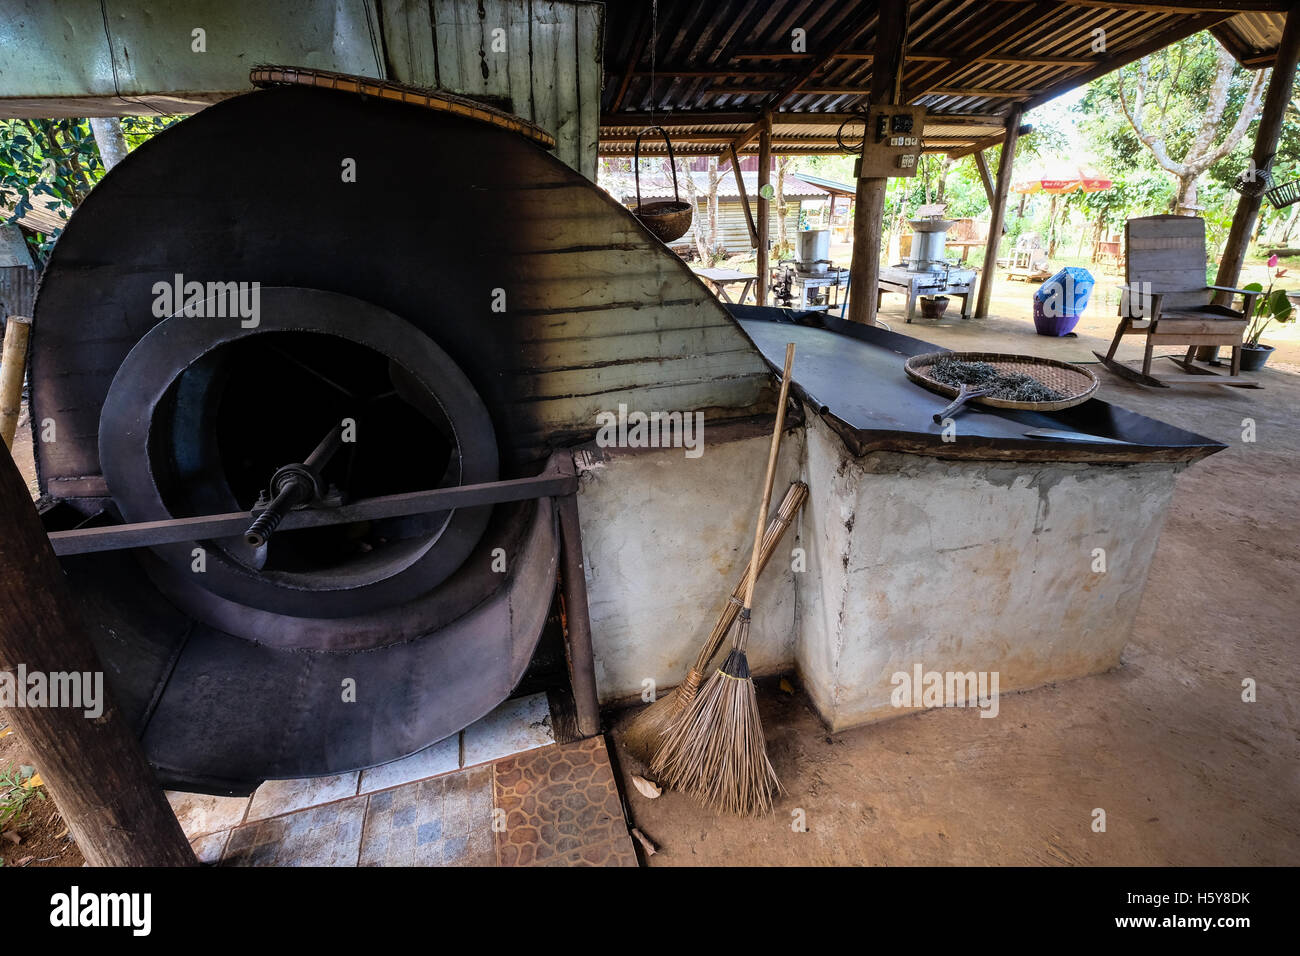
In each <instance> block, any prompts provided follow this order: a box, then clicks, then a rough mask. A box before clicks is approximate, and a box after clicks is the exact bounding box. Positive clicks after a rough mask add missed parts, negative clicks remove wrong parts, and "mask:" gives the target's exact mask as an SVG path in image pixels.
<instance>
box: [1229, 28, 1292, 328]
mask: <svg viewBox="0 0 1300 956" xmlns="http://www.w3.org/2000/svg"><path fill="white" fill-rule="evenodd" d="M1297 58H1300V10H1297V9H1292V10H1291V12H1290V13H1288V14H1287V17H1286V26H1284V27H1283V28H1282V40H1281V42H1280V43H1279V44H1278V47H1277V58H1276V59H1275V60H1274V61H1273V75H1272V76H1270V77H1269V80H1268V92H1267V93H1265V94H1264V109H1263V110H1262V111H1261V112H1260V115H1259V126H1257V127H1256V128H1255V148H1254V149H1253V150H1252V151H1251V154H1250V158H1251V161H1252V162H1253V163H1254V164H1255V169H1257V170H1259V169H1267V168H1268V165H1269V163H1271V162H1272V161H1273V154H1274V153H1275V152H1276V151H1277V141H1278V137H1279V136H1280V135H1281V133H1282V122H1283V120H1284V119H1285V118H1286V110H1287V105H1288V104H1289V103H1290V100H1291V95H1292V93H1293V92H1294V90H1295V81H1296V60H1297ZM1260 199H1261V197H1260V196H1248V195H1245V194H1242V196H1241V198H1240V199H1238V200H1237V211H1236V212H1235V213H1233V216H1232V228H1231V229H1230V230H1229V231H1228V241H1227V242H1226V243H1225V244H1224V247H1223V258H1222V259H1220V260H1219V271H1218V273H1217V274H1216V276H1215V280H1214V284H1215V285H1221V286H1235V285H1236V284H1237V281H1238V280H1239V279H1240V278H1241V266H1242V263H1244V262H1245V261H1246V247H1247V245H1249V243H1250V234H1251V233H1252V232H1253V231H1254V229H1255V219H1256V217H1258V216H1259V203H1260ZM1219 297H1220V298H1222V297H1223V293H1220V294H1219ZM1215 351H1217V349H1216V350H1215Z"/></svg>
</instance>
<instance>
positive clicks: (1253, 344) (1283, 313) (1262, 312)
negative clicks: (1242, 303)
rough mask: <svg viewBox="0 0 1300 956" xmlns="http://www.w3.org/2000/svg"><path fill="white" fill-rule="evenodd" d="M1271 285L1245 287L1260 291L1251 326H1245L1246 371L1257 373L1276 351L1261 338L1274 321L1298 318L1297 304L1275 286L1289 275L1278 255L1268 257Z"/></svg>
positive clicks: (1282, 321) (1284, 290)
mask: <svg viewBox="0 0 1300 956" xmlns="http://www.w3.org/2000/svg"><path fill="white" fill-rule="evenodd" d="M1268 269H1269V278H1268V288H1267V289H1265V288H1264V286H1263V285H1262V284H1260V283H1258V282H1252V283H1250V285H1248V286H1246V287H1245V288H1246V290H1247V291H1249V292H1258V293H1260V296H1259V298H1258V299H1257V300H1256V302H1255V312H1254V314H1253V315H1252V316H1251V319H1250V325H1249V326H1248V327H1247V328H1246V339H1245V341H1244V342H1243V343H1242V346H1241V368H1242V371H1245V372H1258V371H1259V370H1260V369H1262V368H1263V367H1264V364H1265V363H1266V362H1267V361H1268V357H1269V356H1270V355H1272V354H1273V346H1271V345H1260V344H1259V337H1260V336H1261V335H1263V334H1264V330H1265V329H1266V328H1268V327H1269V326H1270V325H1272V324H1273V323H1274V322H1278V323H1287V322H1290V321H1292V320H1293V319H1294V318H1295V306H1293V305H1292V304H1291V300H1290V299H1289V298H1288V297H1287V293H1286V289H1274V288H1273V286H1274V284H1276V282H1277V280H1278V279H1280V278H1282V277H1283V276H1284V275H1286V270H1285V269H1279V268H1277V256H1269V257H1268Z"/></svg>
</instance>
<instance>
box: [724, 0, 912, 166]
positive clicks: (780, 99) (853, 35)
mask: <svg viewBox="0 0 1300 956" xmlns="http://www.w3.org/2000/svg"><path fill="white" fill-rule="evenodd" d="M889 2H892V0H889ZM882 10H883V4H882ZM879 20H880V17H879V15H878V16H877V17H876V19H875V20H874V21H873V20H870V19H864V20H863V21H862V23H861V24H859V25H858V26H857V28H855V29H850V30H848V31H847V32H846V33H845V34H844V36H843V37H842V38H841V40H840V42H839V43H838V44H836V45H835V46H834V47H833V48H831V49H830V50H828V51H826V52H825V53H821V54H817V55H816V56H814V58H813V60H812V62H811V63H810V64H809V65H808V66H806V67H805V68H804V69H803V70H801V71H800V72H799V74H798V76H796V77H795V78H794V79H793V80H791V81H790V82H789V83H787V84H786V85H785V86H783V87H782V88H781V89H780V90H779V91H778V92H777V94H776V96H774V97H773V98H772V99H771V100H770V101H768V103H767V105H766V107H765V108H764V110H763V115H762V116H760V117H759V118H758V119H757V120H755V121H754V122H753V124H752V125H751V126H750V127H749V129H747V130H745V131H744V132H743V133H741V134H740V136H738V137H736V140H735V147H736V149H740V148H741V147H743V146H744V145H745V144H747V143H749V142H750V141H751V140H753V138H754V137H755V136H757V135H758V134H759V133H760V132H761V131H762V129H763V125H764V123H767V124H768V128H769V129H770V128H771V126H770V124H771V116H770V114H771V113H773V112H775V110H776V109H777V107H779V106H780V105H781V104H782V103H784V102H785V101H786V100H788V99H789V98H790V97H791V96H793V95H794V94H795V93H797V92H798V91H799V88H800V87H801V86H803V85H804V84H805V83H807V82H809V81H810V80H811V79H812V78H813V77H814V76H816V75H817V74H818V73H819V72H820V71H821V70H822V68H823V67H825V66H826V65H827V64H828V63H830V62H831V61H832V60H834V59H835V57H836V56H837V55H838V54H840V53H842V52H843V51H844V50H846V49H848V48H849V47H850V46H851V45H852V44H853V41H854V40H856V39H857V38H858V36H859V35H860V34H861V33H862V32H863V31H864V30H865V29H866V28H867V27H868V26H869V25H872V24H875V25H876V29H877V35H879V29H880V26H879ZM903 39H904V40H905V39H906V35H904V38H903Z"/></svg>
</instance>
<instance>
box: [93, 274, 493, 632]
mask: <svg viewBox="0 0 1300 956" xmlns="http://www.w3.org/2000/svg"><path fill="white" fill-rule="evenodd" d="M261 302H262V314H261V317H260V320H259V323H258V325H257V327H256V328H253V329H244V328H242V327H241V326H240V325H239V323H238V321H237V320H233V321H221V320H214V319H208V318H200V317H188V316H183V315H176V316H172V317H171V318H168V319H165V320H163V321H162V322H160V323H159V324H158V325H156V326H155V327H154V328H153V329H152V330H151V331H150V332H149V333H148V334H147V335H145V336H144V337H143V338H142V339H141V340H140V341H139V342H138V343H137V344H136V346H135V347H134V348H133V349H132V351H131V353H130V354H129V355H128V356H127V358H126V360H125V361H124V362H123V363H122V366H121V367H120V368H119V369H118V372H117V375H116V376H115V377H114V379H113V385H112V387H111V388H110V389H109V394H108V398H107V400H106V402H105V405H104V411H103V414H102V416H101V419H100V459H101V463H102V465H103V468H104V475H105V478H106V479H107V481H108V485H109V490H110V492H111V493H112V495H113V498H114V500H115V502H116V503H117V505H118V508H119V509H120V510H121V512H122V516H123V518H125V519H126V520H128V521H157V520H166V519H169V518H184V517H195V516H201V515H213V514H224V513H228V512H247V511H250V510H251V509H253V508H254V506H255V504H257V502H258V499H259V495H262V494H263V493H264V492H265V491H267V490H269V486H270V484H271V479H272V476H273V475H274V474H275V472H276V471H277V469H279V468H281V467H282V466H285V465H289V464H294V463H300V462H303V461H305V460H306V459H307V457H308V456H309V455H310V454H311V452H312V450H313V449H314V448H315V447H316V446H317V445H318V444H319V443H320V442H321V441H322V439H323V438H325V436H326V435H327V434H329V433H330V432H331V431H333V430H334V429H337V428H340V427H341V428H342V429H343V431H342V441H341V443H339V444H338V450H337V451H336V452H334V454H333V456H332V457H331V458H329V460H328V462H327V463H326V464H325V465H324V466H323V468H322V469H321V479H322V481H321V482H320V487H321V488H322V490H323V491H324V497H323V499H322V500H320V501H318V502H316V503H315V504H314V505H313V507H332V506H335V505H337V504H339V503H343V502H348V501H358V500H362V499H367V498H374V497H379V496H386V495H394V494H404V493H410V492H418V491H425V490H431V489H435V488H439V487H445V486H449V485H458V484H475V483H479V482H488V481H493V480H495V479H496V478H497V476H498V458H497V448H496V437H495V433H494V430H493V428H492V425H491V420H490V418H489V416H488V414H487V410H486V408H485V407H484V405H483V402H482V400H481V399H480V398H479V396H478V393H477V391H476V390H475V389H474V387H473V385H472V384H471V383H470V382H469V380H468V379H467V378H466V377H465V375H464V373H463V372H461V371H460V369H459V367H458V366H457V365H456V364H455V362H453V361H452V359H451V358H450V357H449V356H448V355H447V354H446V353H445V352H443V351H442V350H441V349H440V348H438V346H437V345H436V344H434V343H433V342H432V341H431V340H430V339H429V338H428V336H426V335H425V334H424V333H422V332H421V331H420V330H419V329H417V328H416V327H415V326H413V325H411V324H409V323H407V322H405V321H404V320H402V319H400V318H398V317H397V316H395V315H393V314H392V313H390V312H387V311H385V310H383V309H380V308H379V307H377V306H374V305H372V304H370V303H367V302H363V301H361V300H357V299H352V298H350V297H347V296H342V295H338V294H335V293H328V292H321V291H317V290H310V289H286V288H267V289H263V290H262V292H261ZM490 513H491V508H490V506H485V507H476V508H458V509H454V510H451V511H441V512H436V513H429V514H417V515H410V516H406V517H399V518H390V519H383V520H376V521H363V522H351V523H347V524H338V525H331V526H327V527H318V528H310V529H299V530H284V531H278V532H276V533H275V534H274V535H273V536H272V537H271V539H270V540H269V541H268V542H267V544H266V545H265V546H264V547H262V548H258V549H254V548H252V547H250V546H249V545H247V544H245V543H244V540H243V538H242V536H237V537H232V538H226V539H222V540H219V541H203V542H194V543H192V544H180V545H160V546H158V547H156V548H154V549H153V550H154V552H155V553H156V554H158V555H159V556H160V557H162V558H163V559H164V560H165V561H166V562H167V563H168V564H170V565H171V567H172V568H173V569H174V570H175V571H180V572H183V573H186V574H187V575H192V579H193V582H194V583H196V584H198V585H200V587H202V588H203V589H206V590H208V591H210V592H212V593H214V594H216V595H219V596H220V597H222V598H225V599H227V600H230V601H234V602H236V603H238V604H243V605H246V606H249V607H254V608H258V609H260V610H263V611H271V612H274V613H280V614H288V615H293V616H299V617H315V618H324V617H350V616H354V615H358V614H365V613H368V612H372V611H374V610H377V609H379V608H384V607H392V606H394V605H397V604H400V603H403V602H406V601H410V600H413V599H415V598H417V597H419V596H421V595H423V594H426V593H428V592H429V591H431V590H432V589H433V588H435V587H436V586H437V585H438V584H439V583H441V582H442V581H443V580H445V579H446V578H447V577H448V576H449V575H450V574H452V573H453V572H454V571H455V570H456V569H457V568H458V567H459V566H460V565H461V563H462V562H463V561H464V560H465V558H466V557H467V556H468V555H469V553H470V552H471V550H472V549H473V547H474V545H475V544H476V543H477V541H478V539H479V537H480V536H481V535H482V532H483V529H484V527H485V526H486V524H487V521H488V518H489V516H490ZM196 547H197V548H200V549H202V554H203V557H204V560H203V561H201V562H199V563H200V564H202V565H204V566H203V567H202V569H201V571H200V570H199V569H198V568H197V567H196V563H195V554H196V553H200V552H196V550H195V548H196Z"/></svg>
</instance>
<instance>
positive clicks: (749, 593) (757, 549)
mask: <svg viewBox="0 0 1300 956" xmlns="http://www.w3.org/2000/svg"><path fill="white" fill-rule="evenodd" d="M793 365H794V343H793V342H790V343H789V344H787V345H786V347H785V371H784V372H783V373H782V375H781V398H780V399H779V400H778V401H777V404H776V427H775V428H774V429H772V448H771V450H770V451H769V452H768V453H767V478H766V479H765V480H764V482H763V503H762V504H761V505H759V508H758V524H757V525H756V526H755V528H754V554H753V557H751V558H750V559H749V583H748V584H746V585H745V611H749V609H750V608H752V607H753V606H754V584H755V583H756V582H757V581H758V562H759V558H760V557H761V555H762V554H763V530H764V529H765V528H766V527H767V509H768V506H769V505H771V503H772V482H773V481H775V480H776V456H777V452H779V451H780V450H781V431H782V429H784V428H785V401H786V396H788V395H789V394H790V369H791V367H792V366H793ZM745 616H746V617H748V616H749V615H748V614H746V615H745Z"/></svg>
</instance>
